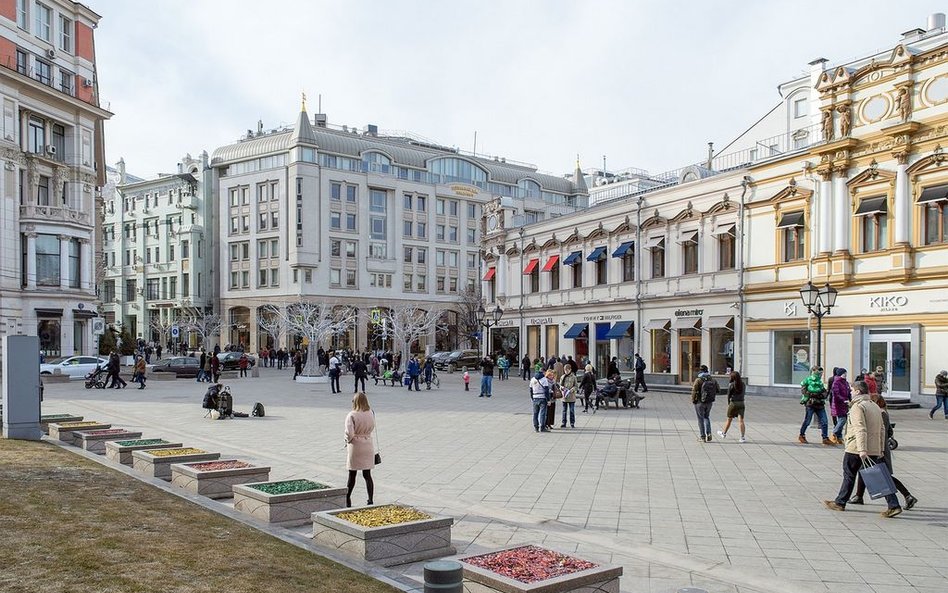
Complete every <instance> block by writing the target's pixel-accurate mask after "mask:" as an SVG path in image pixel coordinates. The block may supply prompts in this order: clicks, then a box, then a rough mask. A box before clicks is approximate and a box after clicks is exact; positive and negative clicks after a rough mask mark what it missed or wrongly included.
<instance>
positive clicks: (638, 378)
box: [634, 352, 648, 393]
mask: <svg viewBox="0 0 948 593" xmlns="http://www.w3.org/2000/svg"><path fill="white" fill-rule="evenodd" d="M639 385H641V386H642V392H644V393H647V392H648V385H646V384H645V361H644V360H642V357H641V356H639V353H638V352H636V353H635V388H634V391H635V392H636V393H638V392H639Z"/></svg>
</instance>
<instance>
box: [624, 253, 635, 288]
mask: <svg viewBox="0 0 948 593" xmlns="http://www.w3.org/2000/svg"><path fill="white" fill-rule="evenodd" d="M634 280H635V247H633V248H631V249H629V250H628V251H626V252H625V255H623V256H622V281H623V282H632V281H634Z"/></svg>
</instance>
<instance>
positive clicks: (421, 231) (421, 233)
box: [417, 222, 428, 239]
mask: <svg viewBox="0 0 948 593" xmlns="http://www.w3.org/2000/svg"><path fill="white" fill-rule="evenodd" d="M417 231H418V238H419V239H427V238H428V224H427V223H424V222H419V223H418V226H417Z"/></svg>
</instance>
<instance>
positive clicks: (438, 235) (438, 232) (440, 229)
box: [435, 224, 444, 241]
mask: <svg viewBox="0 0 948 593" xmlns="http://www.w3.org/2000/svg"><path fill="white" fill-rule="evenodd" d="M435 239H436V240H438V241H444V225H443V224H436V225H435Z"/></svg>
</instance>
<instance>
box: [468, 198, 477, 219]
mask: <svg viewBox="0 0 948 593" xmlns="http://www.w3.org/2000/svg"><path fill="white" fill-rule="evenodd" d="M467 219H468V220H476V219H477V204H475V203H474V202H468V203H467Z"/></svg>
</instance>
